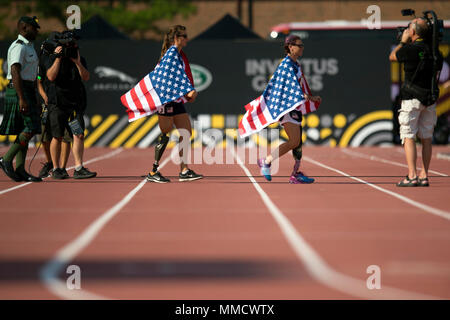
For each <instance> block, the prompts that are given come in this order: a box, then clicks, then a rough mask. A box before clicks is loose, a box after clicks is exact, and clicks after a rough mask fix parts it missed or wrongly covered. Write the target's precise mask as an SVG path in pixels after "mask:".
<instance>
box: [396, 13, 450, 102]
mask: <svg viewBox="0 0 450 320" xmlns="http://www.w3.org/2000/svg"><path fill="white" fill-rule="evenodd" d="M401 13H402V16H414V17H416V15H415V11H414V10H413V9H403V10H402V11H401ZM420 18H422V19H424V20H425V21H426V23H427V26H428V31H427V34H426V35H425V37H424V39H423V40H424V42H425V43H426V44H428V46H429V47H430V51H431V59H432V60H433V77H432V80H431V91H430V92H429V93H428V92H426V90H425V91H423V90H422V91H423V92H420V93H419V91H420V90H419V89H417V88H415V89H414V88H412V89H411V90H412V92H413V91H415V92H416V94H418V95H420V96H424V97H425V96H426V97H427V99H426V100H427V101H428V102H429V103H431V102H436V101H437V99H438V98H439V88H438V81H439V76H440V71H441V69H442V56H441V54H440V52H439V42H440V41H441V40H442V37H443V35H444V21H443V20H440V19H438V18H437V16H436V13H435V12H434V11H433V10H428V11H423V16H422V17H420ZM409 24H411V22H410V23H409ZM409 24H408V26H407V27H398V28H397V40H398V41H400V40H401V38H402V34H403V31H404V30H405V29H407V28H408V27H409ZM408 85H409V87H413V86H412V85H410V84H408ZM416 89H417V90H416ZM419 100H420V99H419Z"/></svg>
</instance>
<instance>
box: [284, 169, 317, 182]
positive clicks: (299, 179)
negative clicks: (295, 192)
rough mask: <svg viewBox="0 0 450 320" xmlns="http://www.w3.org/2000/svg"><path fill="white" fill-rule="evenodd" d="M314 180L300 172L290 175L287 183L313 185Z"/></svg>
mask: <svg viewBox="0 0 450 320" xmlns="http://www.w3.org/2000/svg"><path fill="white" fill-rule="evenodd" d="M313 182H314V179H313V178H310V177H307V176H305V174H304V173H303V172H301V171H299V172H297V173H296V174H295V175H292V176H291V178H290V179H289V183H292V184H299V183H313Z"/></svg>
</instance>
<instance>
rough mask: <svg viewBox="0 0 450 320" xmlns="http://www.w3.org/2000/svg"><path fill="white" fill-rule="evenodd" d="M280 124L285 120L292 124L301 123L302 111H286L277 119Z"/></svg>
mask: <svg viewBox="0 0 450 320" xmlns="http://www.w3.org/2000/svg"><path fill="white" fill-rule="evenodd" d="M278 122H280V124H284V123H286V122H290V123H293V124H298V125H301V124H302V112H301V111H298V110H292V111H291V112H288V113H286V114H285V115H284V116H282V117H281V118H280V120H278Z"/></svg>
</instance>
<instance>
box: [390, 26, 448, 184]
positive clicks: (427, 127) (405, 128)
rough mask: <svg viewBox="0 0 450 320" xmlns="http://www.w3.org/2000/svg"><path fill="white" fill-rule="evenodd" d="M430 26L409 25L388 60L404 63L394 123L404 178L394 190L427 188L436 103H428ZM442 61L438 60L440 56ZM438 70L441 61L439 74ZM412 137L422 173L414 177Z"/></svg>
mask: <svg viewBox="0 0 450 320" xmlns="http://www.w3.org/2000/svg"><path fill="white" fill-rule="evenodd" d="M430 33H431V32H430V25H429V24H428V23H427V20H426V19H424V18H416V19H414V20H412V21H411V23H410V24H409V25H408V28H406V29H405V30H404V31H403V34H402V37H401V41H400V44H399V45H398V46H397V47H395V48H394V50H393V51H392V52H391V54H390V56H389V60H390V61H398V62H400V63H404V71H405V83H404V85H403V86H402V88H401V91H400V94H401V100H402V103H401V109H400V112H399V116H398V120H399V123H400V138H401V140H402V143H403V145H404V148H405V155H406V161H407V164H408V175H407V176H406V178H404V179H403V180H402V181H400V182H399V183H397V186H398V187H416V186H421V187H428V186H429V181H428V168H429V166H430V161H431V151H432V150H431V149H432V147H431V142H432V137H433V129H434V126H435V124H436V109H435V107H436V104H435V102H436V101H433V100H434V99H432V98H431V97H432V94H431V93H432V92H431V89H432V79H433V77H436V74H435V72H434V70H433V68H434V67H433V53H432V48H431V45H430V39H429V38H430ZM441 58H442V56H441ZM441 68H442V59H441V64H440V68H439V70H440V69H441ZM416 135H417V136H418V137H419V138H420V139H421V142H422V170H421V172H420V174H419V175H417V169H416V159H417V151H416V142H415V139H416Z"/></svg>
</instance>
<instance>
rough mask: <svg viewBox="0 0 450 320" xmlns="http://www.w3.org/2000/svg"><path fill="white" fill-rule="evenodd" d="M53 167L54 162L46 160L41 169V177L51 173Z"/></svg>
mask: <svg viewBox="0 0 450 320" xmlns="http://www.w3.org/2000/svg"><path fill="white" fill-rule="evenodd" d="M52 169H53V163H52V162H46V163H44V166H43V167H42V169H41V171H39V175H38V177H39V178H45V177H48V176H49V175H50V171H51V170H52Z"/></svg>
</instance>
